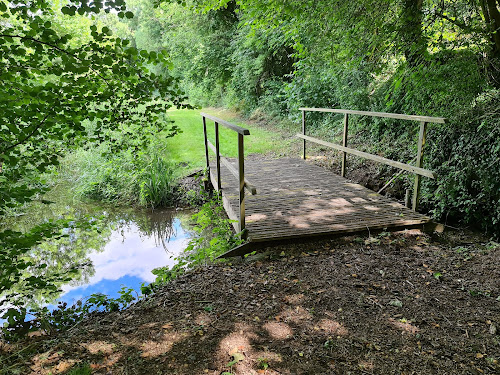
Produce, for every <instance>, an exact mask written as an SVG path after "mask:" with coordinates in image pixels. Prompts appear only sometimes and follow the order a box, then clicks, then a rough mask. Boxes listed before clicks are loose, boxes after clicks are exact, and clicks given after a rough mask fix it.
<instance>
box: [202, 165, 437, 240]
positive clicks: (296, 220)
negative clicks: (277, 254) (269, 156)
mask: <svg viewBox="0 0 500 375" xmlns="http://www.w3.org/2000/svg"><path fill="white" fill-rule="evenodd" d="M231 163H232V164H233V165H234V167H235V168H236V161H235V160H234V161H231ZM214 167H215V163H212V164H211V168H212V170H214V169H213V168H214ZM221 174H222V194H223V200H224V206H225V207H226V211H227V212H228V215H229V217H230V218H231V219H233V220H238V219H239V217H238V212H239V186H238V180H236V179H235V178H234V176H233V175H232V173H231V172H230V171H229V170H228V169H227V168H226V167H225V166H224V165H222V166H221ZM214 175H215V173H211V176H214ZM245 176H246V177H248V178H249V179H250V180H251V181H252V183H254V184H255V186H256V187H257V189H258V190H259V194H257V195H255V196H246V197H245V214H246V222H245V227H246V229H247V230H248V236H249V239H250V241H253V242H261V241H272V240H280V239H290V238H292V239H293V238H300V237H308V236H323V235H329V234H340V233H352V232H359V231H364V230H367V229H369V230H374V229H383V228H394V227H402V228H403V227H406V226H415V225H418V224H424V223H427V222H430V218H428V217H426V216H424V215H421V214H419V213H416V212H413V211H412V210H411V209H409V208H406V207H404V206H403V205H401V204H399V203H397V202H394V201H392V200H390V199H388V198H385V197H383V196H381V195H379V194H377V193H375V192H374V191H371V190H369V189H367V188H365V187H363V186H361V185H358V184H354V183H351V182H350V181H349V180H347V179H345V178H342V177H340V176H338V175H336V174H334V173H332V172H330V171H328V170H326V169H324V168H321V167H318V166H316V165H314V164H312V163H309V162H306V161H304V160H301V159H275V160H256V161H252V160H246V161H245ZM212 182H213V183H215V182H216V179H215V176H214V177H212ZM238 224H239V223H238V221H236V222H235V223H234V224H233V225H234V227H235V230H238V229H239V228H238V227H239V225H238Z"/></svg>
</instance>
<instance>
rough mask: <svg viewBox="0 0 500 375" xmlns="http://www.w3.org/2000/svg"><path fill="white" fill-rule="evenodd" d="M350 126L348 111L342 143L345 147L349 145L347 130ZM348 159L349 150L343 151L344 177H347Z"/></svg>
mask: <svg viewBox="0 0 500 375" xmlns="http://www.w3.org/2000/svg"><path fill="white" fill-rule="evenodd" d="M348 126H349V115H348V114H347V113H346V114H345V115H344V136H343V137H342V145H343V146H344V147H347V130H348ZM346 159H347V152H345V151H344V152H342V170H341V173H340V175H341V176H342V177H345V169H346Z"/></svg>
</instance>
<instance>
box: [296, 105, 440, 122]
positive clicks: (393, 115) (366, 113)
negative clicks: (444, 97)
mask: <svg viewBox="0 0 500 375" xmlns="http://www.w3.org/2000/svg"><path fill="white" fill-rule="evenodd" d="M299 111H308V112H331V113H343V114H350V115H362V116H370V117H383V118H394V119H399V120H412V121H425V122H427V123H433V124H446V123H447V122H448V119H447V118H444V117H429V116H420V115H405V114H400V113H386V112H369V111H353V110H351V109H337V108H299Z"/></svg>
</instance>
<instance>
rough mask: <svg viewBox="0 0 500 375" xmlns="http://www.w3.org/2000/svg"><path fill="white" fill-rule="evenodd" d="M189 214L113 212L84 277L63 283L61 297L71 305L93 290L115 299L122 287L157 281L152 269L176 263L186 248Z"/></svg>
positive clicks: (165, 211) (92, 250) (181, 212)
mask: <svg viewBox="0 0 500 375" xmlns="http://www.w3.org/2000/svg"><path fill="white" fill-rule="evenodd" d="M123 216H124V217H123ZM189 217H190V214H189V213H188V212H184V211H175V210H155V211H154V212H151V211H147V210H142V211H139V210H129V211H128V212H127V213H126V215H120V214H119V213H117V212H114V213H113V216H111V218H110V221H109V222H108V223H107V225H108V226H109V228H110V229H109V233H108V234H107V235H105V236H104V237H103V238H102V239H100V241H99V242H100V243H101V245H102V246H98V248H93V249H90V250H89V251H88V253H87V259H88V261H89V266H88V267H86V268H84V269H83V272H82V275H81V278H79V279H76V280H74V281H73V282H71V283H69V284H66V285H63V286H62V290H63V292H62V293H61V295H60V296H59V300H60V301H64V302H68V304H72V303H74V302H76V301H77V300H80V299H82V298H85V297H88V296H89V295H91V294H93V293H103V294H106V295H108V296H110V297H113V298H114V297H117V296H118V293H117V292H118V290H120V288H121V287H122V286H126V287H129V288H133V289H135V290H136V291H138V292H139V291H140V286H141V284H142V283H146V284H148V283H150V282H152V281H154V280H155V277H156V276H155V275H153V274H152V273H151V270H152V269H154V268H157V267H163V266H173V265H174V264H175V259H174V258H175V257H176V256H177V255H179V254H180V253H181V252H182V251H183V250H184V249H185V248H186V246H187V243H188V242H189V238H190V237H189V232H187V231H186V230H185V229H184V227H183V225H184V226H187V224H186V222H187V221H188V219H189ZM183 223H184V224H183Z"/></svg>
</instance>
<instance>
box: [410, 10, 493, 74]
mask: <svg viewBox="0 0 500 375" xmlns="http://www.w3.org/2000/svg"><path fill="white" fill-rule="evenodd" d="M493 1H494V0H493ZM422 2H423V0H402V9H401V13H400V25H401V26H400V34H401V39H402V50H403V52H404V55H405V57H406V61H408V63H409V64H410V65H411V66H416V65H418V64H419V63H420V62H421V60H422V57H423V56H424V54H425V52H426V50H427V45H426V42H425V38H424V36H423V33H422Z"/></svg>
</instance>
